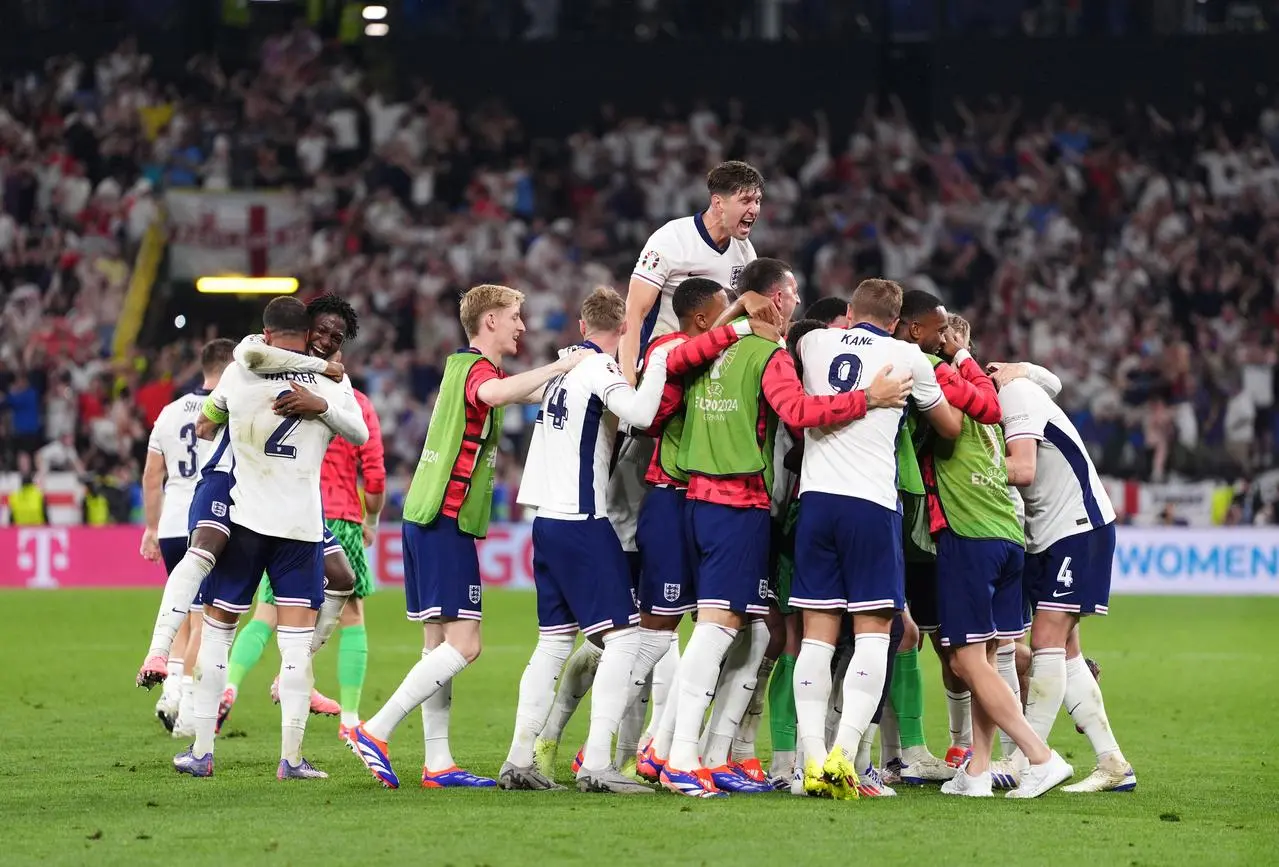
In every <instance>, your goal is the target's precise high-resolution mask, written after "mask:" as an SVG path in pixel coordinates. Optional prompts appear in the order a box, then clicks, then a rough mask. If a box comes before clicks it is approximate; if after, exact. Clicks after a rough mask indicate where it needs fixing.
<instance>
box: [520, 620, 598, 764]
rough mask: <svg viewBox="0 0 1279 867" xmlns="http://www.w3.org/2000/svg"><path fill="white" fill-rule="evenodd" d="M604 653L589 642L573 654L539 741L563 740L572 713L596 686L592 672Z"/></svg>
mask: <svg viewBox="0 0 1279 867" xmlns="http://www.w3.org/2000/svg"><path fill="white" fill-rule="evenodd" d="M603 652H604V648H602V647H600V646H598V645H596V644H592V643H591V642H589V641H583V642H582V643H581V645H579V646H578V648H577V650H575V651H573V655H572V656H570V657H569V658H568V663H567V664H566V665H565V666H564V672H563V673H562V674H561V675H560V682H559V685H558V686H557V687H556V688H555V701H554V702H553V703H552V704H551V712H550V714H549V715H548V716H547V717H546V725H544V726H542V733H541V734H540V735H539V737H541V738H543V739H545V740H548V741H558V740H559V739H560V738H561V737H562V736H563V734H564V727H565V726H566V725H568V721H569V720H570V719H572V718H573V712H574V711H576V710H577V706H578V705H579V704H581V703H582V699H583V698H585V697H586V693H588V692H590V689H591V684H592V683H594V682H595V671H596V669H598V668H599V667H600V654H602V653H603ZM520 767H527V766H526V765H520Z"/></svg>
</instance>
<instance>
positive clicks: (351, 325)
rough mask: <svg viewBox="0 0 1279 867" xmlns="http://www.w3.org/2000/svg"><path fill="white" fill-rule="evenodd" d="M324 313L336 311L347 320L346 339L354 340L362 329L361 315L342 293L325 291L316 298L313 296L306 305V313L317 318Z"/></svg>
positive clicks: (312, 317)
mask: <svg viewBox="0 0 1279 867" xmlns="http://www.w3.org/2000/svg"><path fill="white" fill-rule="evenodd" d="M322 313H336V314H337V315H338V316H341V317H342V319H343V321H345V322H346V339H347V340H354V339H355V335H356V334H358V333H359V331H360V317H359V316H358V315H357V314H356V312H355V308H354V307H352V306H351V305H350V304H349V303H347V301H346V300H345V299H343V298H342V297H341V296H340V295H336V294H334V293H332V292H325V293H324V294H323V295H320V296H318V297H316V298H312V299H311V301H310V303H309V304H307V305H306V314H307V316H309V317H311V319H315V317H317V316H319V315H320V314H322Z"/></svg>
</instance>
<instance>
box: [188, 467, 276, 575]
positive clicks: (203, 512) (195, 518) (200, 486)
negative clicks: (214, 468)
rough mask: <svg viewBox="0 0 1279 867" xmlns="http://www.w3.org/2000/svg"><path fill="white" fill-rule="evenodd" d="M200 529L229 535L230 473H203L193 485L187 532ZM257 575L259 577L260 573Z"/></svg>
mask: <svg viewBox="0 0 1279 867" xmlns="http://www.w3.org/2000/svg"><path fill="white" fill-rule="evenodd" d="M200 527H211V528H213V529H214V530H218V531H220V532H221V533H224V534H225V535H227V536H230V535H231V474H230V473H224V472H209V473H205V474H204V475H202V476H201V477H200V481H198V482H196V483H195V493H194V494H192V495H191V511H189V512H187V530H188V532H191V533H194V532H195V531H196V530H197V529H198V528H200ZM258 574H259V577H261V573H260V572H259V573H258Z"/></svg>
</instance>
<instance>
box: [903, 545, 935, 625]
mask: <svg viewBox="0 0 1279 867" xmlns="http://www.w3.org/2000/svg"><path fill="white" fill-rule="evenodd" d="M906 604H907V605H909V606H910V616H911V619H912V620H914V621H915V625H916V626H918V627H919V631H920V632H936V631H937V627H938V625H940V624H941V619H940V618H939V617H938V616H937V561H936V560H927V561H924V560H915V561H911V560H907V561H906Z"/></svg>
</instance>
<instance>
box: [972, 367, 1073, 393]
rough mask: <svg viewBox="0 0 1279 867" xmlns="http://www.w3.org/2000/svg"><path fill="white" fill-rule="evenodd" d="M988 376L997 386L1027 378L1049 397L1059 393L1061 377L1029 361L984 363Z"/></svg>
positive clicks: (1001, 386) (1000, 386)
mask: <svg viewBox="0 0 1279 867" xmlns="http://www.w3.org/2000/svg"><path fill="white" fill-rule="evenodd" d="M986 370H988V371H989V372H990V378H991V379H992V380H994V383H995V386H996V387H997V388H1003V387H1004V386H1005V385H1007V384H1008V383H1010V382H1012V381H1013V380H1014V379H1028V380H1030V381H1031V382H1033V383H1034V384H1035V385H1037V386H1039V387H1040V388H1042V389H1043V390H1044V392H1045V393H1046V394H1047V395H1048V396H1049V397H1051V398H1054V399H1055V398H1056V397H1057V395H1059V394H1061V379H1060V378H1058V376H1057V374H1055V373H1053V372H1052V371H1051V370H1049V369H1048V368H1046V367H1040V366H1039V365H1038V364H1031V363H1030V362H1029V361H1015V362H1004V361H999V362H992V363H990V364H988V365H986Z"/></svg>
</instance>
